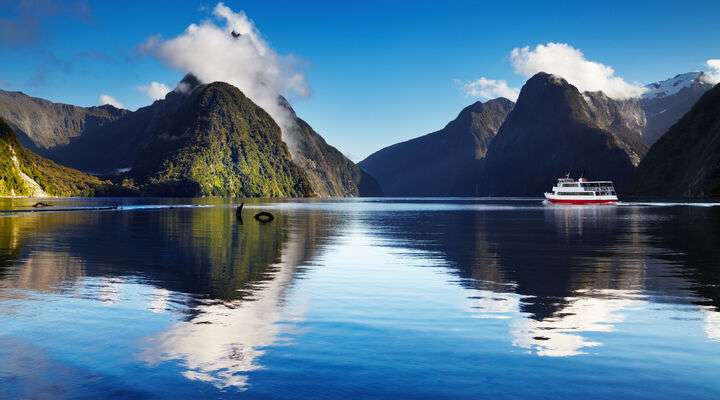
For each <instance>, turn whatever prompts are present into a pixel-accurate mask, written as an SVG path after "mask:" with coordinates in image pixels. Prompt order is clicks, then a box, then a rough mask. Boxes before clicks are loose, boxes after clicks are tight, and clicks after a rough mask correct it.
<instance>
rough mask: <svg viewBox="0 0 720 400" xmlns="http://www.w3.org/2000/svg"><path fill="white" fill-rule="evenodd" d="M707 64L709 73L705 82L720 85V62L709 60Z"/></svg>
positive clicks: (706, 74)
mask: <svg viewBox="0 0 720 400" xmlns="http://www.w3.org/2000/svg"><path fill="white" fill-rule="evenodd" d="M706 64H707V66H708V71H707V72H706V73H705V82H707V83H712V84H713V85H715V84H717V83H720V60H719V59H711V60H707V61H706Z"/></svg>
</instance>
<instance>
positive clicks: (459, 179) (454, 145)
mask: <svg viewBox="0 0 720 400" xmlns="http://www.w3.org/2000/svg"><path fill="white" fill-rule="evenodd" d="M512 108H513V102H511V101H510V100H507V99H504V98H498V99H494V100H490V101H487V102H485V103H482V102H476V103H474V104H472V105H470V106H468V107H466V108H465V109H463V110H462V111H461V112H460V114H459V115H458V116H457V118H455V119H454V120H453V121H451V122H450V123H448V124H447V125H446V126H445V127H444V128H443V129H441V130H439V131H437V132H433V133H429V134H427V135H424V136H421V137H418V138H415V139H411V140H408V141H406V142H402V143H397V144H394V145H392V146H389V147H386V148H384V149H382V150H379V151H377V152H375V153H373V154H371V155H370V156H369V157H367V158H366V159H365V160H363V161H361V162H360V167H361V168H363V169H364V170H366V171H368V172H369V173H370V174H371V175H372V176H373V177H375V179H377V181H378V183H379V184H380V187H381V188H382V190H383V193H384V194H385V195H388V196H451V195H455V196H471V195H475V194H476V183H477V179H478V175H477V172H478V171H479V168H480V167H479V165H480V163H481V162H482V159H483V158H484V157H485V155H486V152H487V148H488V145H489V144H490V141H491V140H492V139H493V137H494V136H495V134H496V133H497V131H498V129H499V128H500V125H502V123H503V121H504V120H505V117H506V116H507V115H508V113H509V112H510V110H512Z"/></svg>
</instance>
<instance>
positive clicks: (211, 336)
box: [0, 199, 720, 398]
mask: <svg viewBox="0 0 720 400" xmlns="http://www.w3.org/2000/svg"><path fill="white" fill-rule="evenodd" d="M99 202H102V200H99ZM253 207H262V208H263V209H268V210H272V211H273V213H274V214H275V216H276V219H275V221H273V222H272V223H269V224H264V225H263V224H258V223H256V222H255V221H254V220H251V219H250V218H246V221H245V223H244V224H240V223H238V221H237V220H236V219H235V214H234V210H233V209H232V208H230V207H227V206H225V205H223V204H215V205H214V207H208V208H197V209H193V208H180V209H162V208H157V209H136V210H132V211H101V212H77V213H43V215H22V216H20V215H18V216H7V217H0V317H3V318H4V320H5V321H7V322H8V323H6V324H4V325H3V326H2V327H0V348H2V350H0V388H2V389H6V390H5V391H4V392H5V393H8V396H9V398H25V397H43V396H47V395H48V393H55V394H57V393H61V394H62V395H59V396H56V397H67V398H72V397H93V396H94V395H97V394H99V393H111V394H113V395H116V396H121V397H134V398H145V397H157V396H159V397H168V396H172V395H178V394H187V395H192V396H198V397H224V396H225V395H227V394H229V393H233V391H235V392H237V391H247V392H246V394H253V395H254V397H258V398H276V397H293V398H315V397H317V395H318V394H322V395H323V396H325V397H337V396H339V395H340V394H341V393H354V394H356V395H358V394H360V393H364V394H370V393H372V394H374V396H373V397H376V398H397V397H398V396H401V397H407V398H413V397H422V396H424V395H437V397H443V396H445V397H455V398H457V397H467V398H476V397H477V396H478V395H483V394H489V393H491V391H489V389H488V386H487V385H483V384H482V382H483V381H482V380H481V381H476V380H477V379H476V378H477V377H479V376H482V377H485V378H484V379H490V380H493V381H494V382H495V386H496V388H497V390H500V388H503V390H506V391H507V390H514V391H515V392H517V393H525V394H526V395H527V394H534V393H536V392H526V390H531V388H529V386H533V385H532V384H530V383H528V384H527V385H523V386H518V385H517V383H516V382H517V381H518V379H520V377H521V375H522V376H523V377H524V378H523V379H526V380H528V382H532V379H535V378H531V377H527V376H526V375H525V373H526V372H527V370H528V368H538V367H540V366H546V367H548V368H549V369H546V370H542V371H543V372H542V373H539V374H537V377H536V379H539V380H542V381H543V382H547V381H551V382H555V383H559V382H562V381H566V380H571V381H574V382H576V387H577V388H578V390H580V391H579V392H577V393H572V392H559V391H558V390H560V389H557V387H563V389H562V390H572V389H567V388H566V386H564V385H560V386H557V387H556V389H553V390H555V391H546V392H542V390H550V389H549V388H548V389H542V390H541V391H540V392H537V393H540V394H541V395H540V396H539V397H543V396H551V397H552V396H560V395H573V394H578V393H581V392H583V393H584V391H582V390H581V389H582V387H583V386H582V384H580V383H578V382H582V381H583V379H585V378H584V377H585V376H586V375H583V373H591V372H582V371H584V369H583V368H589V371H590V370H593V369H595V368H600V369H602V368H605V369H606V370H604V374H605V375H603V379H607V380H608V382H611V381H612V382H620V381H622V382H624V384H625V385H626V386H627V388H628V389H627V390H628V392H627V393H625V395H632V394H633V393H636V392H634V391H633V390H634V389H633V388H634V387H635V386H634V385H638V387H640V386H642V385H647V384H648V382H647V381H643V379H650V378H648V377H651V376H654V378H652V379H665V382H666V383H665V384H667V385H671V383H673V382H671V380H668V379H670V377H672V378H675V379H681V381H678V382H674V384H673V385H671V386H669V387H672V388H679V387H683V388H686V389H682V390H680V389H678V390H677V391H674V392H672V394H674V395H678V396H685V397H693V395H697V397H699V398H702V397H706V395H708V394H709V393H710V392H712V393H716V392H717V389H718V387H717V386H716V384H714V383H712V382H711V381H710V380H708V379H707V375H703V374H712V372H711V371H712V368H720V362H718V361H717V360H716V358H713V355H720V313H718V307H719V306H720V263H719V262H718V260H720V246H717V243H720V207H693V206H659V205H658V206H653V205H646V206H640V205H637V206H636V205H622V206H617V207H553V206H542V205H540V204H539V202H533V201H523V200H517V201H516V200H495V201H478V200H472V199H454V200H451V199H435V200H433V199H418V200H407V199H398V200H392V199H383V200H382V201H376V200H341V201H303V202H278V203H264V204H260V205H258V204H250V205H249V206H248V207H247V208H246V210H250V213H252V212H253ZM428 335H430V336H428ZM456 350H457V351H458V353H457V354H456ZM461 354H464V355H463V356H461ZM668 354H672V355H673V356H672V357H675V358H670V359H666V358H667V357H669V355H668ZM679 354H682V356H679ZM645 358H647V359H649V360H654V361H655V362H657V363H660V362H665V363H668V362H669V363H671V364H672V362H676V363H677V368H680V369H684V370H685V371H686V372H688V373H687V374H680V375H677V376H674V375H672V368H670V370H669V371H668V372H667V373H668V374H670V375H668V376H663V375H662V374H663V373H664V372H662V373H660V372H658V370H657V369H656V368H659V367H656V366H649V365H647V364H644V362H645V361H641V360H644V359H645ZM485 359H492V360H493V362H492V363H494V364H496V367H495V368H492V367H491V365H485V364H484V363H479V360H485ZM621 359H622V360H624V361H622V363H621V361H619V360H621ZM713 359H715V361H709V360H713ZM552 360H565V361H564V362H566V363H568V364H566V365H561V364H552V362H553V361H552ZM571 360H584V361H582V363H583V364H575V363H572V361H571ZM615 360H618V361H615ZM713 362H715V364H714V365H708V363H710V364H712V363H713ZM498 365H499V367H498ZM628 365H630V366H632V367H628ZM658 365H660V364H658ZM711 367H712V368H711ZM348 368H349V369H348ZM623 368H635V369H633V370H631V371H630V372H628V371H627V370H625V369H623ZM340 370H343V371H345V372H344V373H345V375H338V374H340V373H339V372H336V371H340ZM613 370H617V371H618V372H617V374H615V373H613V372H612V371H613ZM333 371H335V372H333ZM432 371H434V372H432ZM447 371H453V372H452V373H449V372H447ZM522 371H525V373H523V372H522ZM534 371H539V370H538V369H534ZM623 371H624V372H623ZM689 371H692V374H690V373H689ZM431 372H432V379H434V382H437V384H436V385H435V384H429V386H426V387H424V388H423V389H419V388H417V389H411V388H410V387H411V386H412V384H413V383H415V382H418V381H421V380H423V379H427V376H426V375H425V374H429V373H431ZM517 374H520V375H517ZM693 374H694V375H693ZM38 376H43V379H40V380H39V379H38ZM97 377H102V378H97ZM625 379H627V381H625ZM653 382H655V381H653ZM538 383H539V382H538ZM681 383H682V385H681ZM553 387H555V386H553ZM699 387H701V388H702V390H699V391H695V392H693V391H692V390H696V389H693V388H699ZM363 390H366V392H363ZM538 390H540V389H538ZM213 391H217V392H215V394H217V395H219V396H215V395H213V394H212V393H214V392H213ZM515 392H513V393H515ZM543 393H544V394H543ZM637 393H640V392H637ZM602 394H603V393H600V392H599V393H597V397H598V398H602ZM605 394H607V392H606V393H605ZM669 394H670V393H668V397H669V398H670V397H672V396H669ZM630 397H634V396H630ZM640 397H641V396H640Z"/></svg>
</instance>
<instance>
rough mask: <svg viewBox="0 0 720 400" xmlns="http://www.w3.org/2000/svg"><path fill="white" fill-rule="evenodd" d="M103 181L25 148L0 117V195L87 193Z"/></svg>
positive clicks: (41, 195) (86, 194)
mask: <svg viewBox="0 0 720 400" xmlns="http://www.w3.org/2000/svg"><path fill="white" fill-rule="evenodd" d="M102 184H103V182H101V181H100V180H99V179H98V178H96V177H94V176H91V175H88V174H85V173H83V172H80V171H76V170H74V169H71V168H66V167H63V166H61V165H58V164H55V163H54V162H52V161H50V160H48V159H45V158H43V157H40V156H38V155H37V154H35V153H33V152H32V151H30V150H27V149H25V148H24V147H23V146H22V145H21V144H20V142H19V141H18V140H17V137H16V136H15V132H14V131H13V129H12V128H11V127H10V126H9V125H8V124H7V123H5V121H4V120H3V119H2V118H0V196H35V197H45V196H88V195H92V194H93V193H94V192H95V191H96V190H97V189H98V188H99V187H100V186H102Z"/></svg>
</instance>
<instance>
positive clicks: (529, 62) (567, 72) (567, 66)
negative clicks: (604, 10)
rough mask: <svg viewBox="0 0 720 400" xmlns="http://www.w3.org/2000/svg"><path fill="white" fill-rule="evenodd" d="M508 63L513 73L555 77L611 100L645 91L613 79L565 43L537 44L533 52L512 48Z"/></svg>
mask: <svg viewBox="0 0 720 400" xmlns="http://www.w3.org/2000/svg"><path fill="white" fill-rule="evenodd" d="M510 60H511V62H512V64H513V67H514V68H515V72H517V73H518V74H520V75H522V76H525V77H530V76H532V75H535V74H536V73H538V72H547V73H549V74H554V75H559V76H561V77H563V78H565V80H567V81H568V82H570V83H571V84H572V85H574V86H576V87H577V88H578V89H579V90H580V91H598V90H601V91H603V92H604V93H605V94H607V95H608V96H609V97H612V98H615V99H627V98H631V97H638V96H640V95H641V94H642V93H643V92H644V91H645V88H643V87H642V86H641V85H635V84H631V83H627V82H625V80H623V79H622V78H620V77H618V76H616V75H615V70H614V69H613V68H612V67H610V66H608V65H604V64H601V63H598V62H595V61H590V60H587V59H586V58H585V55H584V54H583V53H582V51H580V50H579V49H576V48H574V47H572V46H570V45H569V44H566V43H547V44H544V45H543V44H539V45H537V46H535V48H534V49H530V47H523V48H515V49H513V50H512V52H511V53H510Z"/></svg>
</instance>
